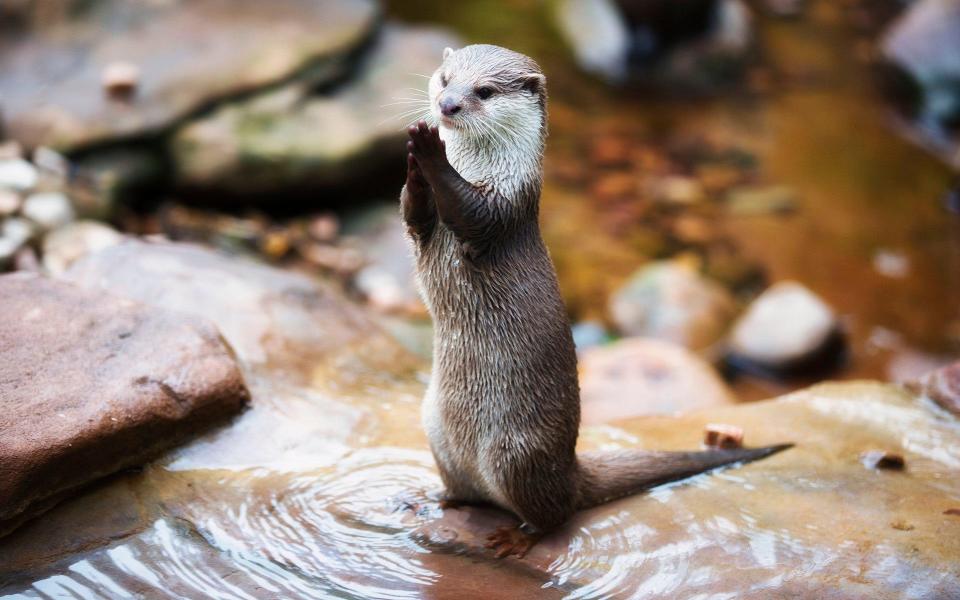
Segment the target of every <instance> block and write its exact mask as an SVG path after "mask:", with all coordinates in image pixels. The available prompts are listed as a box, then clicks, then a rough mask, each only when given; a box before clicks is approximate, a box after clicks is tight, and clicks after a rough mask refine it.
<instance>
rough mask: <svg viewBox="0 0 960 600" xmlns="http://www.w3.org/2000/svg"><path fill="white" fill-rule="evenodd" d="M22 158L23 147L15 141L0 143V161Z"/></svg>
mask: <svg viewBox="0 0 960 600" xmlns="http://www.w3.org/2000/svg"><path fill="white" fill-rule="evenodd" d="M19 158H23V146H21V145H20V142H18V141H17V140H6V141H3V142H0V161H7V160H16V159H19Z"/></svg>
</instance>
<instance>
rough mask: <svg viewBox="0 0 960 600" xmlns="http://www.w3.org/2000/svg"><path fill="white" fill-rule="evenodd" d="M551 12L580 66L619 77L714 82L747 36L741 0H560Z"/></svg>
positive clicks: (736, 58)
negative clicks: (679, 1) (680, 0)
mask: <svg viewBox="0 0 960 600" xmlns="http://www.w3.org/2000/svg"><path fill="white" fill-rule="evenodd" d="M554 6H555V10H554V16H555V20H556V23H557V25H558V29H559V31H560V34H561V36H562V37H563V38H564V40H565V41H566V42H567V45H568V46H570V48H571V49H572V50H573V53H574V56H575V57H576V59H577V62H578V63H579V65H580V67H581V68H582V69H583V70H585V71H587V72H590V73H593V74H595V75H598V76H600V77H602V78H603V79H605V80H607V81H609V82H611V83H617V84H623V83H627V82H632V81H637V80H641V81H653V82H655V83H658V84H663V85H667V84H673V85H681V86H685V87H689V86H693V87H694V88H698V87H702V86H715V85H717V84H721V83H722V82H723V80H724V79H729V78H730V77H729V76H730V74H731V72H734V73H735V72H736V71H737V70H739V69H740V68H741V67H742V63H743V62H744V59H745V58H746V54H747V51H748V50H749V48H750V47H751V45H752V43H753V27H752V19H751V14H750V11H749V9H748V8H747V7H746V5H745V4H744V3H743V2H741V1H740V0H693V1H690V2H684V3H682V4H678V3H676V2H670V1H668V0H652V1H651V0H643V1H638V0H586V1H584V0H559V1H558V2H555V3H554Z"/></svg>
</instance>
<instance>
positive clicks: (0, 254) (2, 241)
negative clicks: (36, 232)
mask: <svg viewBox="0 0 960 600" xmlns="http://www.w3.org/2000/svg"><path fill="white" fill-rule="evenodd" d="M31 237H33V227H32V226H31V225H30V223H28V222H27V221H25V220H23V219H19V218H16V217H12V218H8V219H4V220H3V222H2V223H0V269H5V268H7V267H9V266H10V264H11V263H12V262H13V259H14V257H15V256H16V254H17V252H18V251H19V250H20V249H21V248H23V246H24V245H25V244H26V243H27V242H29V241H30V238H31Z"/></svg>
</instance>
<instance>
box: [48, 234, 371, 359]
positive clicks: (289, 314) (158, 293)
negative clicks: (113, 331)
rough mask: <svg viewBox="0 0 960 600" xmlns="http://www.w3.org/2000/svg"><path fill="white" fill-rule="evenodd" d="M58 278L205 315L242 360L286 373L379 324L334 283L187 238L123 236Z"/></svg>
mask: <svg viewBox="0 0 960 600" xmlns="http://www.w3.org/2000/svg"><path fill="white" fill-rule="evenodd" d="M62 276H63V277H64V278H65V279H67V280H70V281H73V282H76V283H78V284H80V285H82V286H84V287H90V288H99V289H103V290H108V291H110V292H113V293H116V294H118V295H121V296H125V297H128V298H132V299H135V300H139V301H141V302H144V303H146V304H153V305H156V306H163V307H166V308H169V309H172V310H177V311H182V312H185V313H188V314H193V315H196V316H200V317H203V318H205V319H209V320H210V321H212V322H213V323H215V324H216V325H217V327H218V328H219V329H220V332H221V333H222V334H223V336H224V337H225V338H226V339H227V341H228V342H229V343H230V345H231V346H232V347H233V348H234V350H235V351H236V352H237V355H238V356H239V357H240V359H241V360H242V361H243V363H244V364H245V365H246V366H248V367H251V368H257V367H260V366H267V365H269V364H273V365H274V366H276V367H277V369H279V370H281V371H283V372H287V373H290V374H291V375H293V374H295V373H301V374H302V373H306V372H310V371H312V370H314V369H315V368H316V367H317V365H318V363H319V362H320V359H321V358H324V357H327V356H330V355H333V354H336V353H338V352H342V351H344V350H345V349H346V348H347V347H350V346H351V344H355V343H362V342H363V341H364V340H367V339H368V338H369V337H370V333H371V331H375V330H376V329H377V328H376V326H375V325H374V324H373V322H372V321H371V320H370V319H369V317H368V316H367V315H366V314H365V313H364V312H363V311H362V310H361V309H360V308H359V307H357V306H355V305H353V304H351V303H350V302H348V301H347V300H346V299H345V298H344V297H343V295H342V294H341V293H340V292H339V291H337V290H336V288H335V287H334V286H332V285H329V284H326V283H324V282H322V281H319V280H315V279H311V278H309V277H307V276H305V275H300V274H297V273H293V272H288V271H281V270H279V269H275V268H272V267H268V266H266V265H262V264H259V263H256V262H253V261H251V260H246V259H241V258H235V257H231V256H228V255H226V254H223V253H220V252H216V251H213V250H209V249H206V248H202V247H200V246H194V245H191V244H176V243H163V242H157V243H147V242H142V241H138V240H125V241H124V242H123V243H120V244H116V245H113V246H110V247H107V248H103V249H101V250H99V251H96V252H92V253H89V254H87V255H85V256H83V257H82V258H80V259H78V260H76V261H75V262H74V263H73V264H72V265H71V266H70V268H69V269H67V271H66V272H65V273H63V275H62ZM378 339H379V338H378ZM381 350H382V352H383V353H384V356H385V357H386V356H387V355H388V351H387V349H381ZM385 360H388V359H387V358H385Z"/></svg>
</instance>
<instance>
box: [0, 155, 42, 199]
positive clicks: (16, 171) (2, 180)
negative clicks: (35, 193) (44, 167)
mask: <svg viewBox="0 0 960 600" xmlns="http://www.w3.org/2000/svg"><path fill="white" fill-rule="evenodd" d="M35 185H37V170H36V168H34V166H33V165H31V164H30V163H28V162H27V161H25V160H23V159H22V158H14V159H10V160H0V188H8V189H11V190H17V191H21V192H24V191H28V190H31V189H33V186H35Z"/></svg>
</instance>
